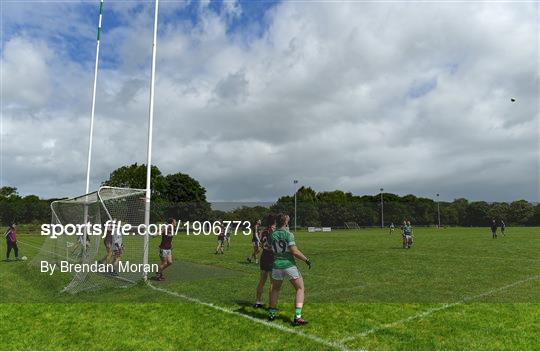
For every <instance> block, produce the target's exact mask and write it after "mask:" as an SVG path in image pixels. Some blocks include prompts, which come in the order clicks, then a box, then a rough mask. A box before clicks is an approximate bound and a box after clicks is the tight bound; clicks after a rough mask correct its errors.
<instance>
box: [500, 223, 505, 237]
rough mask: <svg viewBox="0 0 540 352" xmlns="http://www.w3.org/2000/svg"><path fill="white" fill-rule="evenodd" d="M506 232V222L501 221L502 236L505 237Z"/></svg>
mask: <svg viewBox="0 0 540 352" xmlns="http://www.w3.org/2000/svg"><path fill="white" fill-rule="evenodd" d="M504 230H506V224H505V223H504V220H502V219H501V235H503V236H504Z"/></svg>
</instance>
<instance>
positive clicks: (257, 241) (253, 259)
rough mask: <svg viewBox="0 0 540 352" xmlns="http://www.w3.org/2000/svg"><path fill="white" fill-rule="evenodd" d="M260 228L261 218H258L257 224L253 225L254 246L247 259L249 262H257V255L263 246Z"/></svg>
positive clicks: (252, 241) (252, 242) (252, 239)
mask: <svg viewBox="0 0 540 352" xmlns="http://www.w3.org/2000/svg"><path fill="white" fill-rule="evenodd" d="M260 228H261V220H257V221H256V222H255V224H254V225H253V229H252V232H251V236H252V237H251V245H252V247H253V249H252V251H251V255H250V256H249V257H247V261H248V262H249V263H251V262H255V263H257V255H258V254H259V250H260V247H261V239H260V233H259V231H260Z"/></svg>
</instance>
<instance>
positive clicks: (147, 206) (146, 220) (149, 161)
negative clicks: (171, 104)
mask: <svg viewBox="0 0 540 352" xmlns="http://www.w3.org/2000/svg"><path fill="white" fill-rule="evenodd" d="M158 7H159V0H155V5H154V37H153V40H152V68H151V71H150V109H149V110H150V111H149V114H148V147H147V148H148V155H147V160H146V197H145V207H144V224H145V226H146V228H145V229H146V232H145V235H144V257H143V260H144V262H143V263H144V264H148V243H149V233H148V226H149V225H150V199H151V189H150V181H151V178H152V128H153V124H154V86H155V75H156V43H157V25H158ZM144 279H145V280H147V279H148V275H147V274H146V273H145V274H144Z"/></svg>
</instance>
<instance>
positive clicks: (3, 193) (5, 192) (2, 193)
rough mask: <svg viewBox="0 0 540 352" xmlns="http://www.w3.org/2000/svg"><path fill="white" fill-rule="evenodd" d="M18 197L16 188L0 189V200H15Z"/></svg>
mask: <svg viewBox="0 0 540 352" xmlns="http://www.w3.org/2000/svg"><path fill="white" fill-rule="evenodd" d="M18 196H19V194H18V193H17V187H10V186H4V187H1V188H0V198H16V197H18Z"/></svg>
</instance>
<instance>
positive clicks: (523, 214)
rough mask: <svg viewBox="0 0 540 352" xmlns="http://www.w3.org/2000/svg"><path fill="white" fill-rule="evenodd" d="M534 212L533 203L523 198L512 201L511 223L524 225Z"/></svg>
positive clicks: (510, 210)
mask: <svg viewBox="0 0 540 352" xmlns="http://www.w3.org/2000/svg"><path fill="white" fill-rule="evenodd" d="M533 214H534V208H533V205H532V204H531V203H529V202H527V201H526V200H523V199H521V200H516V201H515V202H512V203H510V209H509V215H510V222H511V223H514V224H519V225H524V224H526V223H527V222H528V221H529V218H530V217H532V216H533Z"/></svg>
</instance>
